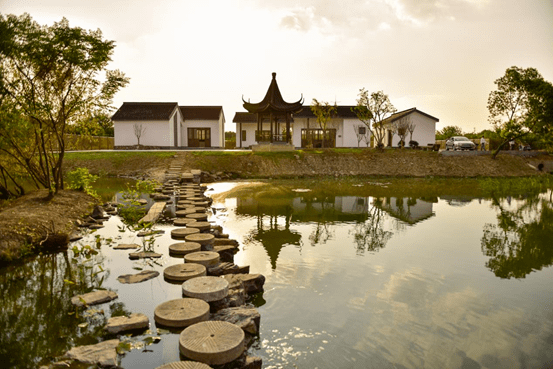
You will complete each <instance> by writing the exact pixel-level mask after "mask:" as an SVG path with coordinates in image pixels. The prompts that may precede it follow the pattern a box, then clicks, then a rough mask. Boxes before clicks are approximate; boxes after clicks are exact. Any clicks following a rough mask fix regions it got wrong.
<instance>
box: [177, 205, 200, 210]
mask: <svg viewBox="0 0 553 369" xmlns="http://www.w3.org/2000/svg"><path fill="white" fill-rule="evenodd" d="M195 209H196V206H195V205H193V204H177V210H195Z"/></svg>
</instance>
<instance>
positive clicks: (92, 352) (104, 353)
mask: <svg viewBox="0 0 553 369" xmlns="http://www.w3.org/2000/svg"><path fill="white" fill-rule="evenodd" d="M119 342H120V341H119V340H118V339H115V340H109V341H103V342H100V343H97V344H95V345H86V346H79V347H73V348H72V349H71V350H69V351H67V352H66V353H65V355H64V356H66V357H67V358H69V359H73V360H76V361H80V362H82V363H86V364H99V365H100V366H106V367H115V366H117V351H116V348H117V346H118V345H119Z"/></svg>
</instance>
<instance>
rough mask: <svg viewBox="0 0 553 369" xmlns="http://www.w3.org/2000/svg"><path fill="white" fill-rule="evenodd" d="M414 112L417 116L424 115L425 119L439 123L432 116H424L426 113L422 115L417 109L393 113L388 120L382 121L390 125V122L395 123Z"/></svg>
mask: <svg viewBox="0 0 553 369" xmlns="http://www.w3.org/2000/svg"><path fill="white" fill-rule="evenodd" d="M414 112H418V113H419V114H422V115H424V116H425V117H428V118H430V119H433V120H435V121H436V122H439V121H440V120H439V119H438V118H435V117H433V116H432V115H429V114H426V113H423V112H422V111H420V110H417V108H411V109H407V110H403V111H399V112H397V113H394V114H392V115H390V116H389V117H388V118H386V119H384V123H392V122H395V121H396V120H398V119H401V118H403V117H405V116H407V115H409V114H411V113H414Z"/></svg>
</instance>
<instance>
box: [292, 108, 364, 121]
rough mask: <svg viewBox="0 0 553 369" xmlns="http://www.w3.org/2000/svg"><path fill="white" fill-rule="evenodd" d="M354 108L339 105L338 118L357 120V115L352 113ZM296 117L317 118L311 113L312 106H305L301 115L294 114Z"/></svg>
mask: <svg viewBox="0 0 553 369" xmlns="http://www.w3.org/2000/svg"><path fill="white" fill-rule="evenodd" d="M354 107H355V106H353V105H338V106H337V109H336V110H337V112H336V118H357V115H355V113H354V112H352V111H351V109H352V108H354ZM294 117H296V118H315V114H313V112H312V111H311V105H304V106H303V109H302V110H301V111H300V112H299V113H296V114H294Z"/></svg>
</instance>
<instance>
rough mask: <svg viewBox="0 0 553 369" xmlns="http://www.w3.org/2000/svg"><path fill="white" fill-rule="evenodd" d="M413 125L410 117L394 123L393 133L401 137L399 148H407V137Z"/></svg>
mask: <svg viewBox="0 0 553 369" xmlns="http://www.w3.org/2000/svg"><path fill="white" fill-rule="evenodd" d="M410 123H411V118H409V117H408V116H405V117H401V118H399V119H398V120H396V121H394V122H393V123H392V132H394V133H395V134H397V135H398V136H399V146H400V147H402V148H403V147H405V137H407V133H409V124H410Z"/></svg>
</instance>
